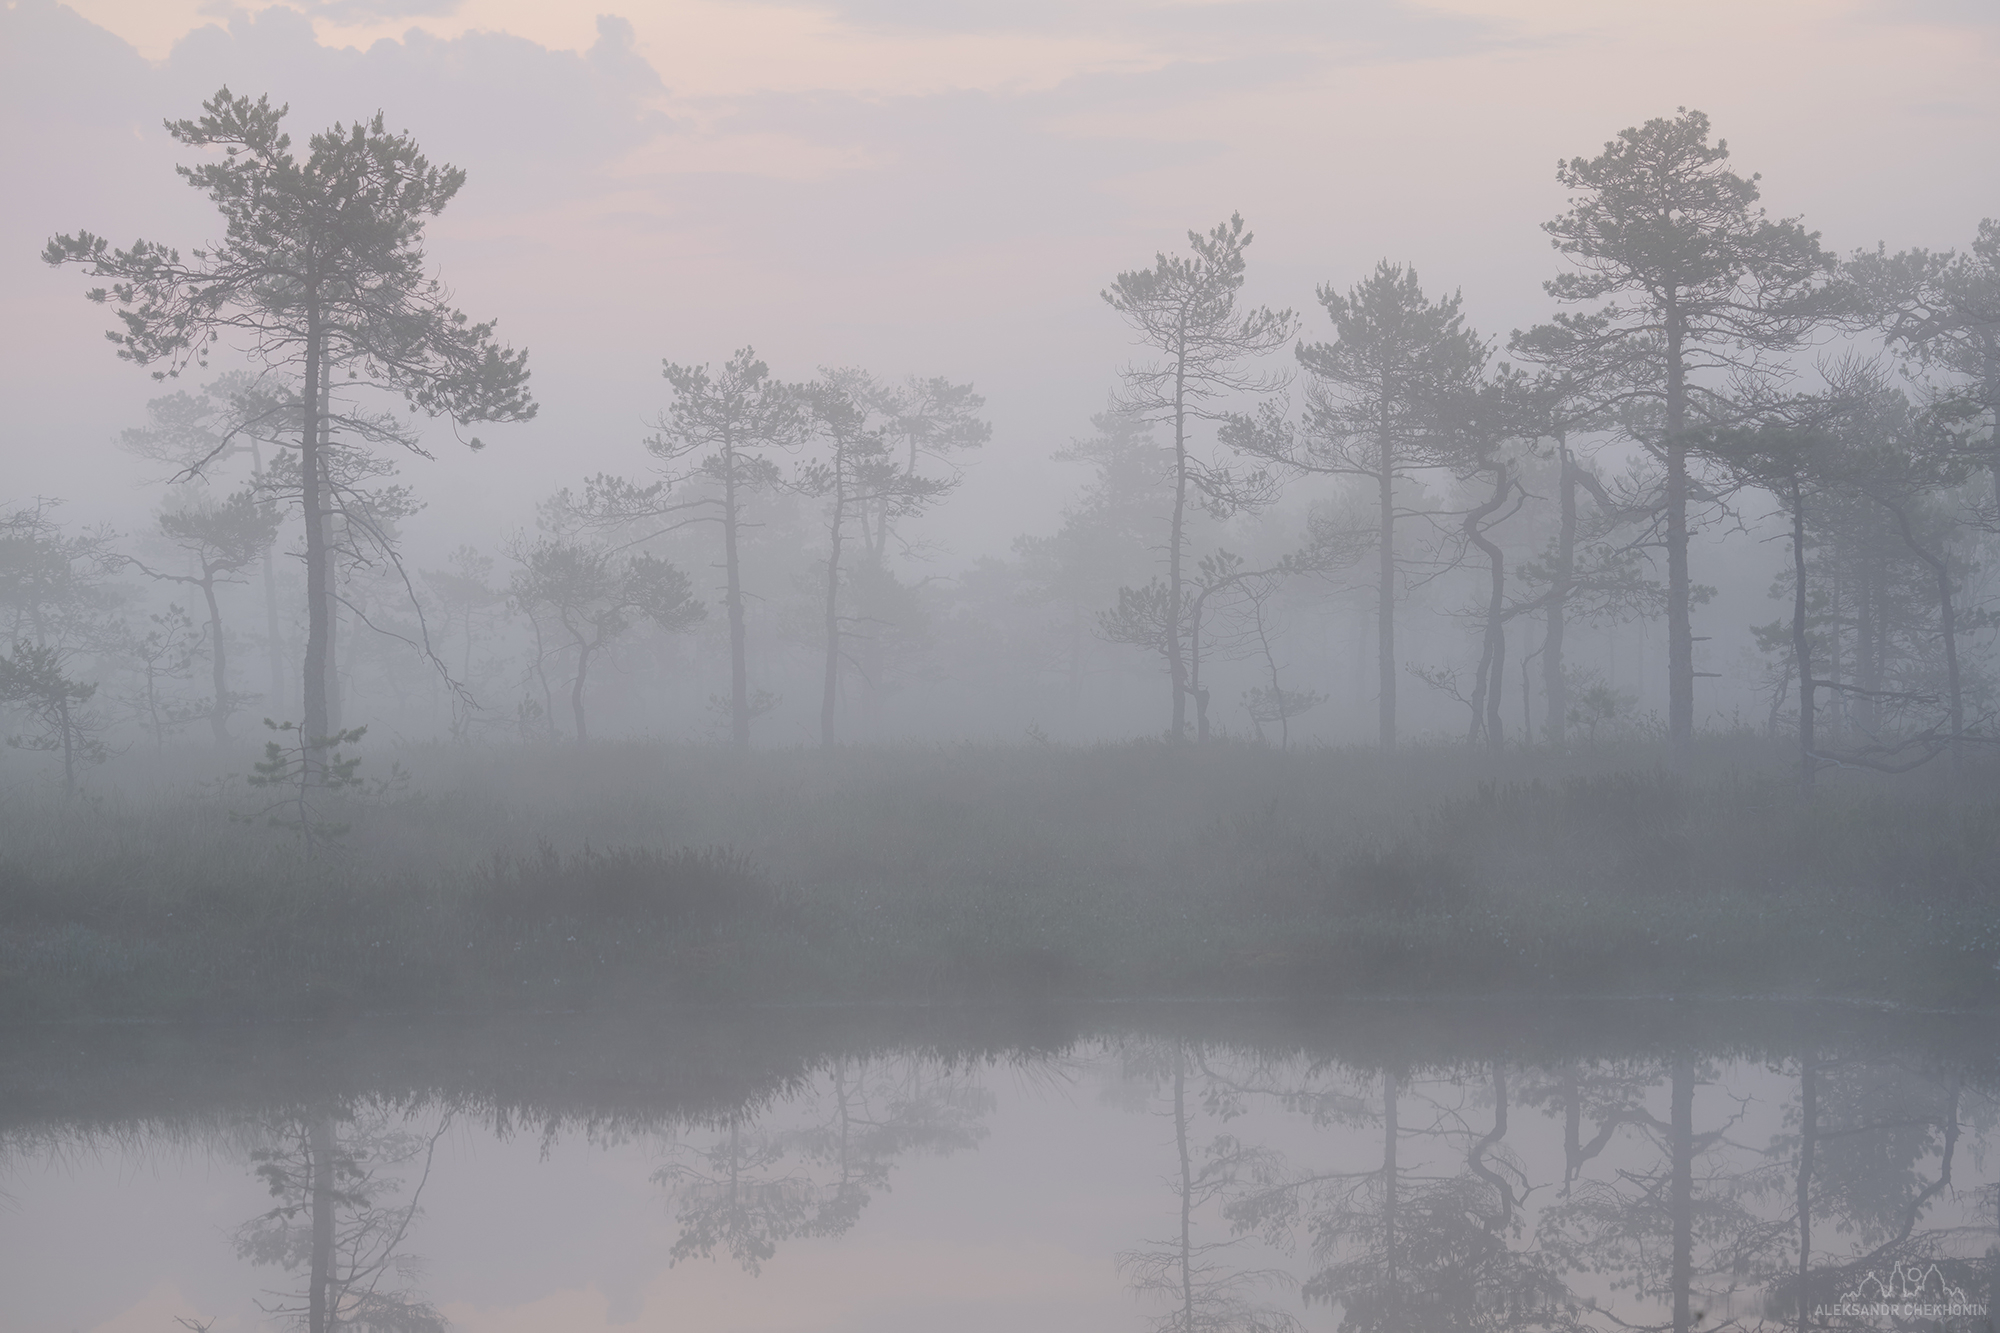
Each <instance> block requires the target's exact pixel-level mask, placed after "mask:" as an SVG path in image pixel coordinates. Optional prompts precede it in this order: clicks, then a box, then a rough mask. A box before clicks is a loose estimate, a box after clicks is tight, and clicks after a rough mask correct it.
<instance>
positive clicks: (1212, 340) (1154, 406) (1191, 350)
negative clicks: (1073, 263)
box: [1103, 214, 1298, 741]
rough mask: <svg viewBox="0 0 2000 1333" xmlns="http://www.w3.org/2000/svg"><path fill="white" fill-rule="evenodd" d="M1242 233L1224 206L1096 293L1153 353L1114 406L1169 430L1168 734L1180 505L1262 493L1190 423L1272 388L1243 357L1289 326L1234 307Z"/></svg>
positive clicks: (1177, 652)
mask: <svg viewBox="0 0 2000 1333" xmlns="http://www.w3.org/2000/svg"><path fill="white" fill-rule="evenodd" d="M1251 239H1252V236H1251V233H1249V232H1246V231H1245V230H1244V229H1243V219H1242V217H1241V216H1240V215H1235V214H1232V215H1231V216H1230V218H1229V220H1228V221H1227V222H1224V223H1220V224H1218V225H1217V226H1216V227H1215V228H1214V229H1212V230H1211V231H1209V232H1208V233H1207V234H1205V235H1204V234H1203V233H1201V232H1196V231H1190V232H1189V233H1188V245H1189V248H1190V249H1191V250H1192V251H1193V254H1192V255H1191V256H1189V257H1186V258H1183V257H1181V256H1179V255H1168V254H1165V253H1162V254H1160V255H1158V256H1156V257H1155V260H1154V263H1153V266H1152V267H1151V268H1144V269H1136V270H1132V271H1129V272H1125V273H1121V274H1119V275H1118V276H1117V278H1115V279H1114V280H1113V281H1112V284H1111V286H1110V287H1108V288H1106V289H1105V291H1104V293H1103V296H1104V300H1105V301H1106V303H1108V304H1109V305H1110V306H1111V308H1112V309H1114V310H1116V311H1117V312H1118V313H1119V314H1120V315H1121V316H1123V317H1124V319H1125V321H1126V323H1127V324H1129V325H1131V327H1132V331H1133V333H1134V334H1135V335H1136V338H1137V341H1138V342H1139V344H1140V345H1141V346H1143V347H1145V348H1147V349H1148V350H1149V351H1151V352H1153V353H1155V354H1156V359H1154V360H1152V361H1149V362H1146V363H1144V364H1137V365H1133V366H1130V367H1128V368H1127V369H1126V370H1125V371H1124V372H1123V379H1124V388H1123V390H1122V391H1121V393H1120V396H1119V406H1120V408H1121V409H1122V410H1123V411H1125V412H1127V413H1129V414H1130V415H1131V416H1132V417H1133V418H1134V419H1135V420H1138V421H1142V422H1145V423H1147V424H1149V425H1150V424H1159V425H1165V426H1169V427H1170V428H1171V429H1172V431H1173V446H1172V447H1173V462H1172V468H1171V472H1170V475H1169V481H1170V483H1171V485H1172V491H1173V498H1172V500H1171V502H1170V506H1169V509H1168V517H1169V522H1168V533H1167V550H1166V557H1167V577H1166V580H1165V584H1164V587H1165V590H1166V591H1165V597H1166V599H1167V605H1168V606H1170V607H1171V608H1174V610H1173V611H1171V612H1170V613H1168V614H1166V615H1165V616H1164V617H1163V619H1162V623H1163V626H1164V630H1165V638H1164V654H1165V657H1166V661H1167V674H1168V677H1169V680H1170V682H1171V686H1172V690H1173V722H1172V725H1171V727H1170V728H1169V731H1168V734H1169V735H1170V736H1171V737H1172V738H1173V739H1174V740H1177V741H1178V740H1182V739H1184V738H1185V737H1186V735H1187V705H1188V701H1189V699H1190V698H1191V697H1192V690H1193V687H1192V684H1191V683H1190V679H1189V671H1188V660H1187V652H1186V648H1185V646H1184V643H1183V636H1182V630H1181V615H1180V612H1179V608H1180V607H1181V606H1182V605H1183V603H1184V602H1185V601H1186V600H1187V598H1188V591H1187V587H1186V582H1187V579H1186V573H1185V569H1184V564H1185V560H1186V523H1187V516H1188V506H1189V505H1190V504H1200V505H1202V506H1203V507H1205V508H1207V509H1208V510H1209V511H1210V512H1211V513H1213V514H1215V515H1217V516H1226V515H1228V514H1230V513H1233V512H1235V511H1238V510H1241V509H1245V508H1251V507H1255V506H1256V505H1258V504H1261V503H1263V502H1265V501H1267V500H1268V499H1269V498H1270V495H1271V485H1270V480H1269V478H1268V477H1267V476H1265V475H1264V474H1262V473H1258V472H1247V473H1246V472H1244V471H1241V470H1239V469H1238V468H1236V467H1233V466H1231V465H1229V464H1228V463H1227V462H1226V461H1223V460H1221V459H1208V458H1203V457H1202V456H1200V455H1199V454H1197V453H1196V452H1194V445H1195V442H1194V440H1193V438H1192V430H1193V427H1194V425H1195V424H1196V423H1198V422H1203V421H1208V422H1217V423H1220V422H1225V421H1228V420H1230V419H1231V417H1232V416H1233V415H1236V414H1237V413H1238V412H1240V408H1241V404H1240V402H1239V401H1238V400H1239V399H1240V398H1241V396H1242V395H1244V394H1265V393H1269V392H1271V391H1272V390H1274V389H1277V388H1279V387H1281V386H1282V384H1283V380H1282V378H1281V377H1279V376H1276V375H1273V374H1271V373H1269V372H1264V371H1257V370H1253V369H1249V368H1246V367H1245V366H1244V365H1243V363H1244V362H1245V361H1247V360H1250V359H1252V358H1255V357H1259V356H1264V355H1266V354H1268V353H1271V352H1274V351H1276V350H1277V349H1279V348H1280V347H1283V346H1284V345H1285V344H1286V343H1288V342H1290V341H1291V338H1292V334H1293V333H1294V332H1295V331H1296V330H1297V327H1298V320H1297V319H1296V317H1295V316H1294V315H1293V314H1292V312H1291V311H1290V310H1278V311H1273V310H1271V309H1269V308H1267V307H1264V306H1258V307H1256V308H1254V309H1244V308H1241V305H1240V296H1241V291H1242V287H1243V280H1244V274H1245V263H1244V258H1243V253H1244V251H1245V250H1246V249H1247V248H1248V247H1249V245H1250V242H1251Z"/></svg>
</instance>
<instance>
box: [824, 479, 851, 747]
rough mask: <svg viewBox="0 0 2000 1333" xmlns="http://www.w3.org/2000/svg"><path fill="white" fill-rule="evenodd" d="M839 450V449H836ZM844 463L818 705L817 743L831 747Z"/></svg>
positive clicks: (837, 488)
mask: <svg viewBox="0 0 2000 1333" xmlns="http://www.w3.org/2000/svg"><path fill="white" fill-rule="evenodd" d="M837 447H839V446H837ZM846 505H847V477H846V472H845V459H843V458H839V457H836V459H835V461H834V473H833V521H832V525H831V530H830V541H829V543H828V547H827V555H826V680H825V688H824V690H823V692H822V693H821V695H820V702H819V743H820V747H821V748H822V749H825V748H828V747H830V746H832V744H833V710H834V705H835V704H836V703H837V702H838V700H839V696H840V542H841V535H842V534H841V530H840V526H841V521H842V520H843V519H844V518H845V517H846V513H845V509H846Z"/></svg>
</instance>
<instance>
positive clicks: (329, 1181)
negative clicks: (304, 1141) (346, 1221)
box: [306, 1115, 334, 1333]
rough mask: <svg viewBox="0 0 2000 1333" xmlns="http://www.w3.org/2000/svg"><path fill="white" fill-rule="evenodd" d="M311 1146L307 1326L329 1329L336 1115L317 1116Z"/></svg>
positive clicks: (319, 1332) (315, 1332)
mask: <svg viewBox="0 0 2000 1333" xmlns="http://www.w3.org/2000/svg"><path fill="white" fill-rule="evenodd" d="M309 1142H310V1144H311V1147H312V1267H311V1269H310V1271H309V1273H308V1277H307V1281H308V1282H309V1283H310V1285H309V1286H308V1287H307V1289H306V1321H307V1322H306V1326H307V1328H308V1330H309V1331H310V1333H326V1330H328V1329H329V1328H331V1327H332V1326H333V1315H334V1311H333V1310H332V1308H331V1301H330V1297H331V1296H332V1294H333V1204H334V1197H333V1193H334V1191H333V1151H334V1137H333V1118H332V1117H331V1116H327V1115H319V1116H316V1117H314V1119H313V1122H312V1128H311V1130H310V1131H309Z"/></svg>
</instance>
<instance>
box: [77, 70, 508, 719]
mask: <svg viewBox="0 0 2000 1333" xmlns="http://www.w3.org/2000/svg"><path fill="white" fill-rule="evenodd" d="M202 109H203V112H204V114H203V115H202V117H201V118H200V119H199V120H180V121H170V122H168V124H167V130H168V133H170V134H171V135H172V136H173V137H174V138H175V139H176V140H177V141H178V142H180V143H183V144H186V145H187V146H189V147H191V148H196V149H201V150H209V149H215V148H220V149H222V150H223V151H222V153H221V155H220V156H219V157H209V158H207V159H206V160H204V161H202V162H201V163H199V164H198V165H196V166H191V167H181V168H178V170H179V172H180V174H181V176H182V178H183V179H185V180H186V181H187V182H188V184H190V185H191V186H193V187H194V188H195V189H197V190H199V191H201V192H202V193H203V194H204V195H206V196H207V197H208V198H209V200H210V201H211V202H212V203H214V204H215V206H216V208H217V209H218V210H219V211H220V212H221V214H222V216H223V221H224V224H225V231H224V237H223V239H222V240H221V241H218V242H214V243H211V244H210V245H209V246H208V247H207V248H205V249H201V250H196V251H192V252H190V254H191V262H190V261H184V260H183V259H182V258H181V255H180V252H179V251H178V250H174V249H171V248H169V247H167V246H164V245H161V244H159V243H157V242H152V241H144V240H141V241H135V242H133V244H132V246H131V247H130V248H129V249H115V248H113V247H112V246H111V244H110V243H109V242H108V241H107V240H105V239H104V238H102V237H99V236H94V235H92V234H91V233H89V232H78V233H76V234H74V235H66V236H57V237H55V238H53V239H52V240H50V242H49V243H48V246H47V247H46V249H45V250H44V251H43V258H44V259H45V260H46V261H47V262H49V263H51V264H78V265H81V266H83V267H84V268H85V269H86V270H87V271H88V272H89V273H90V274H91V276H93V277H98V278H105V279H108V280H109V286H108V287H98V288H94V289H92V290H91V292H90V293H89V295H90V298H91V299H92V300H93V301H99V302H106V301H110V302H115V304H116V306H117V308H118V315H119V320H120V322H121V324H122V326H123V328H122V331H120V332H114V333H113V334H111V335H110V336H111V338H112V340H113V341H114V342H115V343H116V344H117V347H118V355H119V356H120V357H121V358H122V359H124V360H128V361H131V362H133V363H134V364H137V365H150V366H158V367H161V368H160V369H158V370H156V371H155V372H154V374H155V376H156V377H159V378H164V377H166V376H168V375H174V374H178V373H179V372H180V371H181V370H182V369H183V368H184V367H186V366H187V365H189V364H206V361H207V358H208V355H209V352H210V349H211V347H212V346H213V345H214V344H216V343H218V342H220V340H221V339H222V338H223V337H224V336H225V335H228V336H231V337H234V338H238V339H241V340H242V343H243V345H244V346H243V350H245V351H246V352H248V353H249V354H250V355H251V356H252V357H254V358H256V359H257V360H258V361H260V362H261V363H263V364H265V365H267V366H271V367H281V368H283V370H284V371H285V372H286V373H287V374H288V375H290V376H292V377H293V378H294V379H295V381H296V383H297V385H298V386H299V390H298V402H299V419H298V424H297V439H298V455H297V461H298V484H299V494H300V500H301V507H302V509H303V512H304V518H305V533H306V537H305V555H306V605H307V617H306V624H307V629H306V650H305V659H306V660H305V682H304V691H305V693H304V699H305V710H304V711H305V717H304V722H303V724H302V725H303V727H304V729H305V731H306V734H307V737H308V738H309V743H310V740H311V738H316V737H319V736H323V735H326V734H328V732H329V730H330V717H329V709H328V701H327V693H326V692H327V664H328V660H329V654H330V647H329V636H330V632H331V618H332V614H333V598H334V590H333V556H332V552H331V550H330V542H329V538H328V533H327V529H326V524H325V522H324V519H325V513H326V485H325V478H324V474H323V468H322V458H321V455H322V451H323V449H324V448H325V446H326V444H327V439H328V435H329V433H330V432H331V431H332V430H333V429H334V426H335V415H334V413H333V412H332V410H331V397H330V387H331V380H332V379H333V377H334V374H335V372H337V371H344V372H345V373H346V375H347V376H348V377H349V378H350V379H351V380H353V381H355V382H356V383H358V384H362V385H365V386H372V387H375V388H379V389H381V390H384V391H387V392H389V393H394V394H399V395H401V396H402V397H403V398H404V399H405V400H406V402H407V403H408V404H409V406H410V407H411V408H412V409H414V410H418V411H422V412H426V413H430V414H433V415H440V416H446V417H449V418H451V419H452V420H453V421H454V422H473V421H520V420H526V419H527V418H529V417H531V416H533V415H534V411H535V405H534V403H533V401H532V399H531V398H530V397H529V395H528V387H527V381H528V369H527V357H526V353H524V352H516V351H513V350H511V349H509V348H506V347H503V346H501V345H500V344H498V343H496V342H495V341H494V338H493V325H492V324H491V323H485V324H475V323H472V322H471V321H469V320H468V319H467V318H466V316H465V315H464V314H462V313H461V312H460V311H458V310H457V309H455V308H454V307H452V306H451V305H450V304H449V294H448V293H447V292H446V290H445V288H444V287H443V285H442V284H441V283H440V282H439V281H438V280H437V279H436V278H434V277H430V276H427V275H426V273H425V265H424V250H423V239H424V228H425V225H426V223H427V222H428V220H429V219H430V218H432V217H435V216H436V215H437V214H438V213H439V212H441V211H442V210H443V209H444V207H445V205H446V204H448V203H449V202H450V201H451V199H452V198H453V196H455V195H456V194H457V193H458V191H459V189H460V187H461V186H463V185H464V183H465V173H464V172H463V171H462V170H460V169H459V168H457V167H441V166H434V165H432V164H431V163H430V162H429V161H428V160H427V159H426V158H425V157H424V156H423V155H422V153H421V152H419V150H418V148H417V144H416V141H415V140H414V139H412V138H410V137H409V136H408V135H407V134H391V133H389V132H388V130H387V129H386V128H385V126H384V123H383V118H382V116H381V114H380V113H379V112H378V113H377V114H376V116H375V117H374V119H373V120H372V121H370V122H368V123H366V124H363V123H360V122H356V123H355V124H354V125H352V126H351V127H349V126H344V125H340V124H336V125H334V126H333V127H332V128H331V129H329V130H327V131H325V132H323V133H321V134H316V135H314V136H313V137H312V139H311V141H310V144H309V146H308V147H309V151H308V152H307V154H306V156H305V157H304V159H303V160H301V159H300V158H298V157H296V156H294V154H293V152H292V141H291V137H290V136H289V135H287V134H285V133H284V132H283V130H282V129H281V124H282V122H283V119H284V116H285V113H286V111H287V110H288V108H285V107H279V108H276V109H274V108H272V106H271V105H270V101H269V99H268V98H266V97H260V98H258V99H257V100H256V101H254V102H253V101H252V100H251V99H249V98H248V97H239V96H236V95H235V94H232V93H231V92H230V91H229V90H228V89H227V88H224V89H222V90H220V91H219V92H217V93H216V95H215V96H214V97H213V98H211V99H210V100H208V101H207V102H205V103H203V104H202ZM402 442H403V443H404V444H405V445H406V446H407V447H410V448H412V449H414V448H416V445H415V443H414V441H411V440H408V439H405V440H403V441H402ZM470 443H472V444H473V445H474V446H475V447H476V446H477V445H478V443H479V442H478V440H477V439H474V440H472V441H471V442H470Z"/></svg>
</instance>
